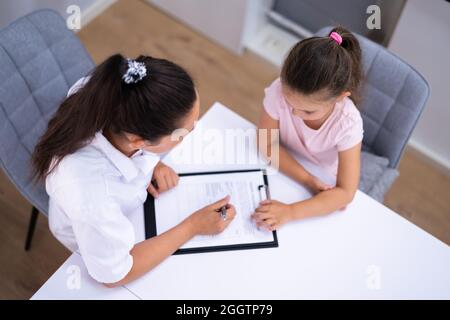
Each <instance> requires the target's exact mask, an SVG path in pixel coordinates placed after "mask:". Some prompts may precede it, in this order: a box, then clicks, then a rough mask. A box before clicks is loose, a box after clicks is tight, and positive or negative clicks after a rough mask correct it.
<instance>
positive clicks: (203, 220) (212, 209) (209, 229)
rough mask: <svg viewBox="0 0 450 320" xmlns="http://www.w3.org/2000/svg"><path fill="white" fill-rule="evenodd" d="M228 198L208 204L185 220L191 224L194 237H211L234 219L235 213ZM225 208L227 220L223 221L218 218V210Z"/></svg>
mask: <svg viewBox="0 0 450 320" xmlns="http://www.w3.org/2000/svg"><path fill="white" fill-rule="evenodd" d="M228 201H230V196H226V197H225V198H223V199H221V200H219V201H217V202H214V203H213V204H210V205H209V206H206V207H204V208H203V209H200V210H198V211H195V212H194V213H193V214H192V215H190V216H189V217H188V218H187V220H188V221H189V222H190V223H191V226H192V228H193V230H194V234H195V235H213V234H218V233H221V232H222V231H223V230H225V228H226V227H228V225H229V224H230V222H231V221H232V220H233V219H234V217H235V215H236V211H235V209H234V206H233V205H232V204H230V203H228ZM223 206H226V208H227V219H226V220H223V219H222V217H221V216H220V209H221V208H222V207H223Z"/></svg>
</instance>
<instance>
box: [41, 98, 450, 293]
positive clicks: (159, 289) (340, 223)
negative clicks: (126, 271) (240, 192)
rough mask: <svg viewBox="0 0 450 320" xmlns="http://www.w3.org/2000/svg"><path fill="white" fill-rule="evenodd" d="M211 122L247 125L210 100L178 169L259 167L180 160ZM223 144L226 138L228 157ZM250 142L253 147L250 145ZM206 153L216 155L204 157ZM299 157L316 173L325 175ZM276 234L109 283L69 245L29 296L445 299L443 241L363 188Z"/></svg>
mask: <svg viewBox="0 0 450 320" xmlns="http://www.w3.org/2000/svg"><path fill="white" fill-rule="evenodd" d="M211 128H214V129H215V130H219V131H220V132H225V131H224V130H226V129H228V128H245V129H252V128H254V126H253V125H252V124H251V123H249V122H248V121H246V120H245V119H243V118H241V117H239V116H238V115H237V114H235V113H233V112H232V111H230V110H229V109H227V108H226V107H224V106H222V105H220V104H219V103H216V104H215V105H214V106H213V107H212V108H211V109H210V110H209V111H208V112H207V113H206V114H205V115H204V116H203V117H202V119H201V121H200V123H199V125H198V127H197V129H196V130H195V131H194V132H193V133H192V134H191V135H190V136H189V137H188V138H187V139H185V141H184V142H183V144H181V145H179V146H178V147H177V148H176V149H175V150H174V151H173V152H171V153H170V154H169V155H168V156H166V157H165V158H164V161H165V162H166V163H167V164H169V165H171V166H173V167H174V168H175V169H176V170H177V171H178V172H192V171H205V170H208V171H209V170H224V169H225V170H226V169H237V168H248V167H255V166H259V165H258V164H242V165H235V164H234V165H230V164H221V163H218V161H217V159H218V158H220V155H218V154H215V153H214V152H209V153H208V152H206V153H205V154H203V158H200V161H199V159H198V158H197V159H195V160H194V161H196V162H197V163H194V164H189V165H188V164H183V163H179V161H178V160H179V159H180V158H179V157H178V156H179V155H180V154H184V156H185V157H186V155H187V154H188V152H189V150H190V149H189V148H190V147H191V146H192V145H193V144H194V145H195V143H196V142H199V141H200V144H199V145H200V148H197V149H196V151H195V152H194V153H195V154H196V155H198V154H199V152H201V151H202V150H205V149H207V148H208V143H210V141H211V140H209V142H208V140H205V135H204V133H205V131H206V132H208V130H209V129H211ZM212 136H214V134H212ZM209 137H210V138H211V135H210V136H209ZM215 137H217V135H216V136H215ZM202 143H203V147H202V146H201V144H202ZM241 143H242V141H241ZM210 149H211V148H210ZM231 149H232V148H230V145H229V144H227V149H226V150H227V154H228V155H230V153H233V151H231ZM250 149H251V150H252V151H251V152H254V151H255V150H254V149H255V146H254V145H252V146H251V148H250ZM232 155H233V154H232ZM207 160H208V161H209V163H211V160H212V161H213V162H214V161H216V163H212V164H205V161H207ZM300 161H302V162H303V163H304V165H305V166H306V167H307V168H308V169H310V170H311V171H313V173H314V174H316V175H318V176H319V177H321V178H322V179H323V180H326V181H328V182H331V181H332V180H333V179H332V178H331V177H326V176H324V175H323V173H322V172H320V170H319V169H318V168H315V167H314V166H311V165H310V164H308V163H307V162H304V161H303V160H300ZM269 184H270V190H271V194H272V198H273V199H277V200H280V201H284V202H288V203H289V202H294V201H299V200H302V199H305V198H307V197H309V196H310V195H309V193H308V192H307V191H306V189H304V188H303V187H301V186H299V185H298V184H296V183H295V182H293V181H292V180H290V179H289V178H287V177H285V176H284V175H282V174H280V173H276V174H272V175H270V176H269ZM130 217H131V220H132V222H133V224H134V225H135V229H136V237H137V240H138V241H141V240H143V239H144V228H143V212H142V209H141V210H138V211H137V212H134V213H133V214H131V216H130ZM278 239H279V247H278V248H269V249H257V250H244V251H228V252H216V253H203V254H191V255H178V256H171V257H169V258H168V259H166V260H165V261H164V262H163V263H162V264H160V265H159V266H158V267H157V268H155V269H154V270H152V271H151V272H149V273H147V274H146V275H144V276H143V277H142V278H140V279H138V280H137V281H135V282H133V283H131V284H128V285H126V286H124V287H120V288H116V289H106V288H104V287H103V286H102V285H100V284H97V283H95V282H94V281H93V280H92V279H90V278H89V276H88V275H87V272H86V269H85V267H84V265H83V263H82V261H81V258H80V256H79V255H78V254H76V253H75V254H73V255H72V256H71V257H70V258H69V259H68V260H67V261H66V262H65V263H64V264H63V266H62V267H61V268H60V269H58V271H57V272H56V273H55V274H54V275H53V276H52V277H51V278H50V279H49V280H48V281H47V282H46V283H45V284H44V285H43V286H42V288H41V289H40V290H39V291H38V292H37V293H36V294H35V295H34V296H33V299H46V298H47V299H52V298H56V299H58V298H73V299H77V298H88V299H89V298H96V299H311V298H312V299H314V298H319V299H320V298H341V299H351V298H362V299H391V298H400V299H408V298H419V299H420V298H425V299H426V298H447V299H448V298H450V248H449V246H447V245H446V244H444V243H443V242H441V241H440V240H438V239H436V238H434V237H433V236H432V235H430V234H428V233H427V232H425V231H423V230H422V229H420V228H418V227H416V226H415V225H414V224H412V223H410V222H409V221H407V220H405V219H404V218H402V217H401V216H399V215H398V214H396V213H395V212H393V211H391V210H390V209H388V208H386V207H385V206H383V205H382V204H380V203H378V202H376V201H374V200H373V199H371V198H370V197H368V196H367V195H365V194H364V193H362V192H359V191H358V192H357V194H356V196H355V198H354V200H353V202H352V203H351V204H350V205H349V206H348V207H347V208H346V209H345V210H344V211H340V212H336V213H333V214H330V215H328V216H326V217H320V218H313V219H308V220H304V221H298V222H295V223H291V224H288V225H286V226H284V227H282V228H281V229H280V230H279V231H278ZM73 265H76V266H78V267H79V268H80V270H81V272H80V277H81V278H80V283H81V286H80V288H79V289H73V288H68V285H67V283H68V281H69V280H68V277H69V276H70V275H69V274H68V272H69V273H70V271H68V268H70V266H73Z"/></svg>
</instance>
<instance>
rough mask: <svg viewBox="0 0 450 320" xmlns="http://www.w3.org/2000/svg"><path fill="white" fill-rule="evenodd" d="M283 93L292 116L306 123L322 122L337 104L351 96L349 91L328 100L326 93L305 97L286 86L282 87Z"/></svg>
mask: <svg viewBox="0 0 450 320" xmlns="http://www.w3.org/2000/svg"><path fill="white" fill-rule="evenodd" d="M282 93H283V97H284V99H285V101H286V103H287V105H288V106H289V107H290V108H291V112H292V114H293V115H295V116H297V117H299V118H301V119H302V120H305V121H314V120H321V119H323V118H325V117H327V116H328V115H329V114H330V113H331V111H332V110H333V107H334V105H335V104H336V103H337V102H339V101H341V100H342V99H344V98H345V97H348V96H350V92H348V91H346V92H343V93H342V94H341V95H339V96H338V97H333V98H328V95H327V93H326V92H318V93H314V94H309V95H304V94H302V93H300V92H298V91H294V90H292V89H291V88H289V87H288V86H286V85H282Z"/></svg>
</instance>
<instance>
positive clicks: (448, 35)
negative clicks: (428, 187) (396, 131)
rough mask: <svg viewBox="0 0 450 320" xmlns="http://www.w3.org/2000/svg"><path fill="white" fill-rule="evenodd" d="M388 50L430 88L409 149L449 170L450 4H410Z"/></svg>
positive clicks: (438, 0)
mask: <svg viewBox="0 0 450 320" xmlns="http://www.w3.org/2000/svg"><path fill="white" fill-rule="evenodd" d="M381 14H383V13H381ZM389 49H390V50H391V51H392V52H394V53H395V54H397V55H398V56H400V57H402V58H403V59H404V60H406V61H407V62H408V63H410V64H411V65H412V66H414V67H415V68H416V69H417V70H418V71H419V72H420V73H422V74H423V76H424V77H425V78H426V79H427V80H428V82H429V84H430V87H431V95H430V99H429V100H428V104H427V106H426V107H425V110H424V113H423V114H422V117H421V119H420V120H419V123H418V125H417V127H416V129H415V131H414V133H413V136H412V139H411V141H410V145H411V146H413V147H415V148H416V149H418V150H419V151H421V152H423V153H425V154H426V155H427V156H429V157H431V158H432V159H433V160H435V161H437V162H439V163H440V164H442V165H444V166H445V167H447V168H448V169H450V3H448V2H446V1H444V0H427V1H423V0H408V1H407V3H406V5H405V8H404V11H403V14H402V16H401V18H400V20H399V22H398V25H397V28H396V30H395V32H394V34H393V36H392V39H391V43H390V45H389Z"/></svg>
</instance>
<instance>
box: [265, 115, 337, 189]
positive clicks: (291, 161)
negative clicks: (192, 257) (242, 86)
mask: <svg viewBox="0 0 450 320" xmlns="http://www.w3.org/2000/svg"><path fill="white" fill-rule="evenodd" d="M258 129H267V138H266V141H267V156H268V157H269V159H271V156H272V149H273V148H274V147H278V151H279V163H278V165H279V169H280V171H281V172H283V173H284V174H286V175H287V176H289V177H291V178H292V179H294V180H295V181H297V182H299V183H300V184H303V185H305V186H306V187H308V188H310V189H311V190H312V191H313V192H314V193H317V192H319V191H323V190H327V189H329V188H331V186H328V185H326V184H324V183H322V182H321V181H320V180H319V179H318V178H316V177H315V176H313V175H311V174H310V173H309V172H308V171H306V169H305V168H304V167H303V166H302V165H301V164H300V163H298V161H297V160H295V158H294V157H292V156H291V155H290V154H289V152H288V151H287V150H286V149H285V148H284V147H283V146H281V145H280V144H279V141H278V140H275V139H273V137H272V135H271V132H270V131H271V130H272V129H276V130H278V129H279V121H278V120H275V119H272V118H271V117H270V116H269V115H268V114H267V112H266V111H265V110H264V109H263V112H262V113H261V117H260V120H259V125H258ZM258 138H259V135H258ZM258 142H259V140H258ZM272 165H274V163H272Z"/></svg>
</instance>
